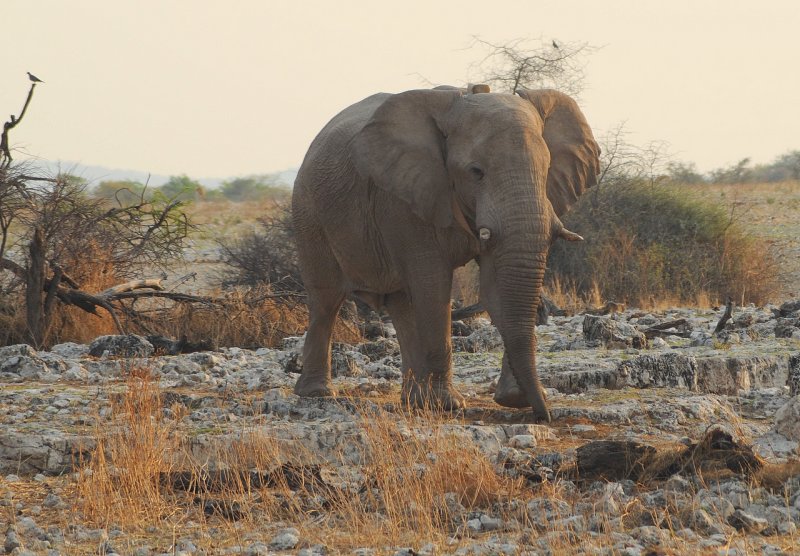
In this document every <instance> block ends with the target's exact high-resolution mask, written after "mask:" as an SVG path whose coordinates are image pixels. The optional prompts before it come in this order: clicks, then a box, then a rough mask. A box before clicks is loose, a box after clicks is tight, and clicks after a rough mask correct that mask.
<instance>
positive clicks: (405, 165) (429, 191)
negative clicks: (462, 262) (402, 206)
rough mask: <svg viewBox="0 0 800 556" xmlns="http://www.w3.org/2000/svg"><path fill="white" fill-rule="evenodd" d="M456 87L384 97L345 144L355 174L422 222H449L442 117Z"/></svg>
mask: <svg viewBox="0 0 800 556" xmlns="http://www.w3.org/2000/svg"><path fill="white" fill-rule="evenodd" d="M460 97H461V92H460V91H455V90H417V91H407V92H404V93H399V94H396V95H393V96H391V97H389V98H388V99H387V100H386V101H385V102H384V103H383V104H381V106H379V107H378V109H377V110H375V113H374V114H373V115H372V118H371V119H370V120H369V121H368V122H367V124H366V125H365V126H364V127H363V128H362V129H361V131H359V132H358V134H357V135H356V136H355V138H354V139H353V142H352V143H351V153H352V157H353V161H354V163H355V166H356V169H357V170H358V172H359V174H361V175H362V176H363V177H365V178H367V179H368V180H370V182H372V184H374V185H375V186H376V187H379V188H381V189H384V190H386V191H388V192H390V193H392V194H394V195H396V196H397V197H398V198H400V199H401V200H403V201H405V202H406V203H408V205H409V206H410V207H411V210H412V211H413V212H414V214H416V215H417V216H418V217H420V218H421V219H422V220H424V221H425V222H429V223H431V224H433V225H435V226H437V227H440V228H446V227H448V226H451V225H452V224H453V222H454V219H453V210H452V201H451V199H452V184H451V183H450V178H449V176H448V174H447V169H446V166H445V157H444V145H445V134H444V132H443V131H442V125H441V124H440V122H443V121H444V119H445V116H446V114H447V112H448V110H449V109H450V107H451V106H452V104H453V103H454V102H456V100H457V99H459V98H460Z"/></svg>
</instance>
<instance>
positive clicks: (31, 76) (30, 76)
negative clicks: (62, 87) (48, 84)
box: [28, 72, 44, 83]
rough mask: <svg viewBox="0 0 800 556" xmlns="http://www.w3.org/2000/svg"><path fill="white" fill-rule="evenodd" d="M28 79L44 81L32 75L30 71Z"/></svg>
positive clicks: (38, 81)
mask: <svg viewBox="0 0 800 556" xmlns="http://www.w3.org/2000/svg"><path fill="white" fill-rule="evenodd" d="M28 79H30V80H31V81H33V82H34V83H44V81H42V80H41V79H39V78H38V77H36V76H35V75H33V74H32V73H31V72H28Z"/></svg>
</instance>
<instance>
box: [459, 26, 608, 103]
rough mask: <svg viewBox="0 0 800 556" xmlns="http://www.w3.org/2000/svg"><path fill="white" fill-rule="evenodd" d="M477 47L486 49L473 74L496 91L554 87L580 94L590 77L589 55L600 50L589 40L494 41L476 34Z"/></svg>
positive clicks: (521, 39) (572, 93) (571, 93)
mask: <svg viewBox="0 0 800 556" xmlns="http://www.w3.org/2000/svg"><path fill="white" fill-rule="evenodd" d="M472 47H473V48H478V49H481V50H483V51H485V52H486V54H485V55H484V57H483V58H482V59H480V60H479V61H478V62H476V63H475V64H473V66H472V68H471V70H472V71H471V72H470V73H471V74H474V75H476V76H478V77H477V79H478V80H479V81H481V82H482V83H486V84H487V85H490V86H491V87H492V89H493V90H497V91H501V92H507V93H516V92H517V90H518V89H520V88H526V89H541V88H553V89H558V90H559V91H562V92H564V93H567V94H569V95H572V96H579V95H580V93H581V91H582V90H583V87H584V82H585V79H586V76H585V73H584V67H585V65H586V62H585V58H586V56H587V55H589V54H591V53H592V52H594V51H595V50H596V49H595V48H594V47H591V46H589V44H588V43H582V42H567V41H561V40H559V41H558V46H556V44H555V41H545V40H542V39H539V40H538V41H534V40H530V39H524V38H519V39H514V40H512V41H508V42H505V43H494V42H490V41H487V40H485V39H482V38H480V37H474V39H473V44H472Z"/></svg>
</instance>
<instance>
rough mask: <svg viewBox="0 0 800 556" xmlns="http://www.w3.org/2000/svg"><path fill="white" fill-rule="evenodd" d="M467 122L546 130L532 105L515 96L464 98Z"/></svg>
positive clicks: (491, 95)
mask: <svg viewBox="0 0 800 556" xmlns="http://www.w3.org/2000/svg"><path fill="white" fill-rule="evenodd" d="M463 98H464V101H463V107H464V110H463V116H462V117H463V118H464V120H465V121H476V122H478V123H483V124H486V123H495V124H497V125H498V126H513V125H521V126H523V127H525V128H527V129H530V130H533V131H538V132H539V133H541V132H542V131H543V130H544V123H543V122H542V118H541V117H540V116H539V113H538V112H537V111H536V109H535V108H534V107H533V106H532V105H531V103H530V102H526V101H525V100H524V99H521V98H519V97H517V96H515V95H508V94H498V93H488V94H482V95H469V96H466V97H463Z"/></svg>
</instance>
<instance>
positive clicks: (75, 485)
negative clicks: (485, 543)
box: [0, 367, 797, 554]
mask: <svg viewBox="0 0 800 556" xmlns="http://www.w3.org/2000/svg"><path fill="white" fill-rule="evenodd" d="M122 386H124V388H122V389H120V388H119V385H112V386H111V387H110V388H112V390H111V391H110V392H109V394H110V395H109V398H110V399H111V400H112V405H111V412H110V414H108V416H107V417H104V418H103V419H100V420H99V424H98V426H97V428H96V429H95V431H94V435H93V436H94V438H95V440H96V441H97V446H96V448H95V449H94V450H92V451H91V453H89V454H88V457H86V458H85V459H84V460H83V461H79V462H77V463H78V466H77V467H78V469H77V471H78V472H77V473H76V474H74V475H72V476H65V477H62V478H49V479H47V482H46V484H45V485H44V486H43V485H41V484H37V483H34V482H24V481H23V482H20V483H15V484H12V485H11V489H12V491H13V493H14V497H15V499H16V500H19V501H24V503H23V507H26V508H27V507H28V506H30V505H33V504H38V505H41V504H42V500H43V498H44V497H45V496H46V495H47V493H48V492H49V491H50V490H52V487H53V486H55V487H56V488H58V489H63V490H64V491H65V495H62V496H63V498H64V499H68V500H70V502H71V508H70V511H68V512H64V511H60V512H56V511H54V510H53V511H51V510H49V509H45V511H44V513H43V514H40V515H39V516H38V517H37V518H36V521H37V523H38V524H39V525H40V526H46V525H47V524H56V525H58V526H59V527H61V528H62V529H63V528H66V527H68V526H69V525H75V524H81V525H83V526H85V527H88V528H93V527H98V528H103V529H105V530H106V531H110V530H114V529H115V530H118V531H120V532H121V535H120V536H119V537H117V538H115V539H114V540H113V541H112V544H113V546H114V547H115V548H116V549H117V550H118V551H120V552H122V553H131V552H133V550H134V549H135V548H136V547H138V546H142V545H149V546H151V547H153V549H154V550H155V551H156V552H158V551H161V552H172V551H174V550H175V548H174V547H175V543H176V541H177V540H178V539H180V538H191V539H193V541H194V543H195V544H196V545H197V546H198V547H200V548H203V549H205V550H206V551H207V553H220V552H222V551H223V550H225V549H226V548H229V547H231V546H233V545H240V546H242V545H244V546H247V545H248V544H250V543H252V542H253V540H263V541H264V542H267V541H268V540H269V539H270V538H271V537H272V535H274V534H275V532H276V530H278V529H280V528H283V527H286V526H292V527H296V528H297V529H298V531H299V536H300V538H301V539H303V541H304V543H305V544H304V545H303V546H308V545H314V544H324V545H325V546H327V548H328V550H329V552H331V553H346V552H348V551H349V550H352V549H354V548H358V547H372V548H376V549H377V553H378V554H384V553H387V554H391V553H394V551H395V550H394V549H393V548H392V547H400V546H411V547H414V548H415V549H419V548H420V547H422V546H424V545H426V544H429V543H430V544H433V545H434V546H435V547H436V548H435V550H436V552H437V553H452V552H455V551H456V550H458V549H459V548H460V547H464V546H467V545H469V544H471V543H472V542H474V541H478V542H480V541H482V540H487V539H489V538H491V537H492V536H498V537H499V538H501V539H504V540H505V541H507V542H515V543H517V544H518V545H519V546H520V547H523V546H528V547H533V548H534V549H537V546H539V545H538V544H537V542H538V540H539V539H546V541H545V542H546V543H547V544H548V546H549V547H550V549H551V550H553V551H555V552H556V553H564V554H571V553H576V552H578V551H579V550H580V549H581V548H586V547H589V546H592V547H603V546H606V547H608V546H613V545H615V544H616V543H617V542H618V539H619V537H618V536H616V535H617V533H622V532H630V531H631V530H632V529H633V528H636V527H639V526H640V525H642V524H646V523H654V524H660V526H661V527H662V534H663V535H665V538H666V541H665V542H667V543H668V546H667V547H666V548H665V549H666V550H667V552H666V553H670V552H669V550H674V551H675V552H674V553H676V554H677V553H681V552H680V551H681V547H683V548H684V549H688V548H689V547H690V545H688V544H686V541H684V540H682V539H681V538H680V536H679V535H678V531H679V530H680V529H682V528H684V527H685V524H686V523H687V520H689V519H690V515H689V514H690V513H691V511H692V510H693V509H697V508H698V507H699V506H698V507H691V508H688V509H687V508H686V506H685V504H681V505H678V502H679V501H680V500H679V498H676V499H675V500H674V501H673V500H672V498H669V500H668V503H667V505H666V506H665V507H657V508H654V507H645V506H644V505H643V504H642V502H641V499H638V498H631V499H629V500H628V501H627V502H625V503H624V504H622V505H621V506H620V507H619V510H618V511H609V512H608V513H606V511H607V510H605V509H604V508H605V506H604V505H603V502H602V493H599V492H598V491H597V490H596V489H589V490H584V487H588V486H589V483H590V481H583V480H582V479H581V478H580V477H578V478H577V479H576V480H577V482H578V485H579V487H580V488H578V489H575V488H574V487H572V486H570V485H566V486H565V484H564V483H562V482H561V480H560V479H556V480H555V481H553V482H544V483H541V484H532V483H529V482H526V481H525V480H523V479H521V478H513V477H512V476H509V475H506V474H504V473H502V472H501V468H502V465H500V466H498V462H495V461H490V460H489V459H488V458H487V456H486V454H484V453H483V452H482V451H481V450H480V449H478V447H477V445H476V444H475V443H474V442H472V441H471V440H470V439H469V438H468V435H467V436H465V435H463V434H455V433H454V432H453V431H454V430H460V431H461V432H463V430H464V429H463V428H461V427H459V425H460V426H462V427H463V425H465V423H464V422H463V421H461V420H460V419H459V418H458V417H453V416H450V415H448V414H441V413H436V412H402V411H400V412H394V411H393V412H388V411H385V410H383V409H380V408H379V407H377V406H374V405H372V404H370V403H369V402H366V401H365V400H359V399H357V398H352V399H347V400H343V403H346V404H352V405H353V406H356V407H357V408H358V412H359V414H360V415H361V418H360V419H359V420H358V421H356V422H355V423H354V425H353V428H352V429H348V432H347V433H346V434H340V435H339V442H340V445H339V446H338V447H337V448H338V451H334V453H333V454H330V453H329V454H328V455H327V457H325V458H323V457H322V455H321V454H320V453H319V451H316V450H313V449H311V448H310V445H309V444H304V443H302V442H300V441H297V440H285V439H283V437H282V436H280V435H278V434H277V432H276V430H275V429H271V428H270V427H268V426H263V425H258V424H257V422H253V421H249V422H248V423H249V424H247V425H244V426H242V427H241V428H239V429H235V427H234V429H235V430H236V433H235V434H233V435H230V434H229V435H227V436H225V437H224V438H221V437H217V438H213V435H206V436H205V437H204V438H202V439H201V438H200V437H198V436H197V433H195V432H192V430H191V428H190V426H188V425H187V423H188V420H187V419H184V417H185V416H186V415H187V410H186V408H184V407H183V406H181V405H180V404H178V403H176V404H174V405H173V406H172V407H171V408H170V411H168V412H166V413H165V412H164V411H163V410H164V407H163V404H164V400H163V398H162V396H161V395H160V393H159V390H158V386H157V382H156V380H155V378H154V376H153V375H152V374H151V372H150V370H149V369H147V368H136V367H132V368H130V369H128V371H127V374H126V380H125V383H124V385H122ZM562 426H567V425H563V424H562ZM228 429H230V427H228ZM600 429H602V431H603V432H600ZM614 430H615V427H608V430H606V429H604V428H602V427H599V428H598V431H597V432H596V433H595V434H601V435H606V434H611V433H612V432H613V431H614ZM576 442H578V443H583V442H584V441H581V440H580V439H575V438H571V437H570V435H568V434H566V433H564V434H561V433H559V435H558V438H557V439H555V440H552V441H548V442H547V443H546V447H545V448H544V449H545V450H546V451H557V452H563V451H564V450H566V449H567V448H570V447H574V446H575V445H576V444H575V443H576ZM198 447H199V448H201V449H199V450H198V449H197V448H198ZM666 448H667V447H666V445H665V446H664V447H659V450H661V449H666ZM665 454H666V457H669V453H668V452H665ZM712 471H713V470H712ZM796 473H797V465H796V464H792V465H784V466H769V467H765V468H764V469H763V471H762V472H761V473H758V474H755V475H753V476H752V477H751V483H752V484H751V486H752V487H753V488H755V487H757V486H765V487H767V488H771V489H778V490H776V491H779V489H781V488H782V486H783V484H784V482H785V480H786V479H787V478H789V477H791V476H793V475H796ZM716 476H717V475H713V473H712V474H711V475H709V477H705V478H709V483H708V484H707V485H706V488H708V489H710V490H713V488H714V486H713V480H712V479H713V478H714V477H716ZM662 481H663V478H662V479H656V480H654V481H653V482H652V483H648V482H647V481H644V480H643V481H642V484H639V485H638V489H639V490H640V492H642V491H647V490H650V489H652V488H655V487H659V486H662ZM584 482H585V483H586V484H583V483H584ZM0 483H2V480H1V479H0ZM581 485H582V486H581ZM778 493H780V492H778ZM786 496H787V504H788V496H789V494H787V495H786ZM532 499H545V500H549V501H551V502H552V505H551V506H550V508H551V509H552V510H553V514H552V515H549V516H545V515H544V510H545V508H544V507H543V506H542V505H541V504H539V505H538V506H537V507H539V509H540V510H541V512H536V511H534V510H532V509H529V508H528V506H527V504H528V502H529V501H531V500H532ZM587 502H588V503H589V504H590V505H593V506H592V509H591V510H590V513H589V514H586V509H585V507H584V510H582V511H577V508H578V506H579V505H580V504H581V503H583V504H584V506H585V503H587ZM26 511H27V510H26ZM581 512H583V514H585V515H586V517H587V518H588V517H589V516H590V515H594V516H595V519H596V520H597V522H598V523H599V525H597V526H596V530H597V531H599V532H600V534H599V535H598V536H595V537H592V538H589V537H587V536H586V535H585V534H583V533H575V532H570V531H569V530H564V527H565V526H564V524H558V523H557V521H558V520H561V519H566V518H570V517H571V516H574V515H578V514H580V513H581ZM481 514H488V515H490V516H492V517H496V518H500V519H501V520H502V521H503V522H504V523H505V524H506V527H504V528H503V529H502V530H500V531H493V532H492V531H489V532H482V533H477V532H471V531H470V530H469V528H468V527H466V522H467V520H468V519H472V518H474V517H475V516H477V515H481ZM712 517H715V518H716V519H717V520H718V521H720V522H724V521H725V517H724V516H721V515H720V516H712ZM768 542H769V543H770V544H773V545H776V546H782V547H784V548H787V549H791V547H792V546H795V545H794V543H795V542H796V539H795V538H794V536H793V535H785V536H782V537H777V536H772V537H770V538H769V540H768ZM729 543H730V545H731V546H739V547H742V546H745V547H750V548H752V549H753V550H755V549H756V548H757V547H758V545H757V544H756V543H754V542H753V540H752V539H746V538H744V537H743V536H741V535H738V534H733V535H731V536H730V539H729ZM670 546H671V547H672V548H670ZM298 548H300V547H298ZM96 552H97V541H95V542H92V541H91V540H86V541H84V542H75V543H73V544H70V545H68V547H67V550H65V553H66V554H86V553H96Z"/></svg>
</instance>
